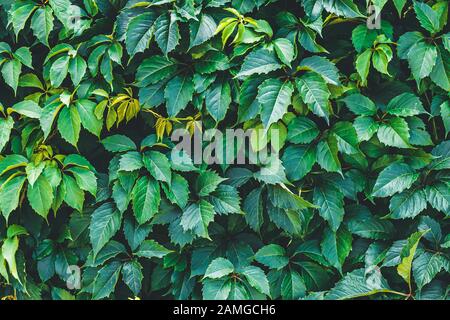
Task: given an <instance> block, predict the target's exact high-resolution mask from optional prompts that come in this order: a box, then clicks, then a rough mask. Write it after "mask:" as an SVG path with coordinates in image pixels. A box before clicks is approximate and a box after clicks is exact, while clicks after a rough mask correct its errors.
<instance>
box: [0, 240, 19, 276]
mask: <svg viewBox="0 0 450 320" xmlns="http://www.w3.org/2000/svg"><path fill="white" fill-rule="evenodd" d="M18 249H19V238H18V237H17V236H16V237H13V238H8V239H5V241H4V242H3V245H2V256H3V258H4V259H5V260H6V262H7V263H8V268H9V272H10V273H11V275H12V276H13V277H14V278H16V279H17V280H19V282H20V279H19V274H18V271H17V263H16V252H17V250H18Z"/></svg>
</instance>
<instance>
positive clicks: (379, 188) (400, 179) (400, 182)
mask: <svg viewBox="0 0 450 320" xmlns="http://www.w3.org/2000/svg"><path fill="white" fill-rule="evenodd" d="M418 177H419V174H418V173H416V172H414V170H413V169H412V168H411V167H410V166H408V165H407V164H405V163H399V162H396V163H393V164H391V165H389V166H388V167H386V168H385V169H384V170H383V171H381V172H380V174H379V176H378V178H377V180H376V182H375V185H374V187H373V190H372V196H375V197H390V196H392V195H394V194H396V193H398V192H402V191H403V190H405V189H409V188H410V187H411V186H412V184H413V183H414V182H415V181H416V180H417V178H418Z"/></svg>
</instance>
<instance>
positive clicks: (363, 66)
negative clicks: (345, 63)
mask: <svg viewBox="0 0 450 320" xmlns="http://www.w3.org/2000/svg"><path fill="white" fill-rule="evenodd" d="M371 57H372V51H371V50H370V49H367V50H365V51H364V52H363V53H361V54H360V55H358V58H356V71H357V72H358V74H359V77H360V78H361V85H362V86H363V87H365V86H367V77H368V76H369V70H370V58H371Z"/></svg>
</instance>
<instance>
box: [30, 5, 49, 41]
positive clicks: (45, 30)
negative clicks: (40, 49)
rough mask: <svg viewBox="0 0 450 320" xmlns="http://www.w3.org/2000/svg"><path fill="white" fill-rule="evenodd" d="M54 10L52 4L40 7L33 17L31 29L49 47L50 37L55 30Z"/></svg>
mask: <svg viewBox="0 0 450 320" xmlns="http://www.w3.org/2000/svg"><path fill="white" fill-rule="evenodd" d="M53 20H54V18H53V10H52V8H51V7H50V6H44V7H41V8H38V9H37V10H36V12H35V13H34V14H33V17H32V18H31V29H33V34H34V35H35V37H36V38H38V40H39V41H40V42H41V43H43V44H45V45H46V46H47V47H49V43H48V37H49V35H50V32H52V30H53Z"/></svg>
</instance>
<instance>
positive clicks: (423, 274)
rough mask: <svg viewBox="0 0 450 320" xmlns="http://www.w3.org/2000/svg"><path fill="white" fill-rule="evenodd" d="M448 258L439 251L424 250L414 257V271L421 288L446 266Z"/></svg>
mask: <svg viewBox="0 0 450 320" xmlns="http://www.w3.org/2000/svg"><path fill="white" fill-rule="evenodd" d="M445 263H446V258H445V257H444V256H442V255H440V254H439V253H431V252H426V251H425V252H423V253H422V254H420V255H419V256H418V257H417V258H415V259H414V261H413V265H412V271H413V276H414V280H415V282H416V284H417V286H418V288H419V289H422V288H423V286H425V285H427V284H428V283H430V282H431V280H433V279H434V278H435V277H436V275H437V274H438V273H439V272H440V271H441V270H442V269H443V268H444V265H445Z"/></svg>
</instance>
